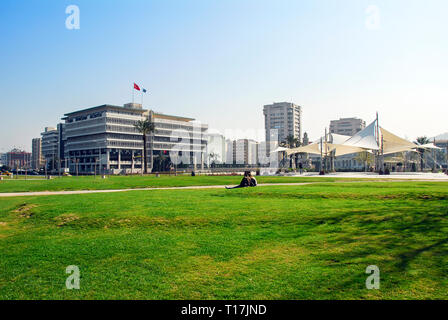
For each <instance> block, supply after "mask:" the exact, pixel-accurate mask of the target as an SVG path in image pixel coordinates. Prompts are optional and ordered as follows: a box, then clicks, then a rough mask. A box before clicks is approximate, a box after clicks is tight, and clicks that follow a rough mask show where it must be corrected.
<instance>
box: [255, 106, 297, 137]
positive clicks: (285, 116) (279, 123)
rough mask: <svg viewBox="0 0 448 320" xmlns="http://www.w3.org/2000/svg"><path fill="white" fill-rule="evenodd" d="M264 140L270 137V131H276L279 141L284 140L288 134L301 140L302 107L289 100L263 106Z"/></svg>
mask: <svg viewBox="0 0 448 320" xmlns="http://www.w3.org/2000/svg"><path fill="white" fill-rule="evenodd" d="M263 114H264V121H265V131H266V141H270V140H271V139H272V131H271V130H274V131H277V133H278V139H277V141H278V142H279V143H281V142H286V138H287V137H288V136H293V137H294V138H297V139H298V140H299V142H301V141H302V107H301V106H299V105H296V104H294V103H290V102H278V103H273V104H269V105H265V106H264V107H263Z"/></svg>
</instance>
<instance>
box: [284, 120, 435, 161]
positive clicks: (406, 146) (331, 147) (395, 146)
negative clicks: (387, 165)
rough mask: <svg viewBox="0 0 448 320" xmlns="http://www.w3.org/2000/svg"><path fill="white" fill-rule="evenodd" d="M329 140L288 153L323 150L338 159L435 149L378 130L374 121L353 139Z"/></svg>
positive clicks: (334, 137) (338, 137)
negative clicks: (367, 152) (332, 152)
mask: <svg viewBox="0 0 448 320" xmlns="http://www.w3.org/2000/svg"><path fill="white" fill-rule="evenodd" d="M378 135H379V137H378ZM327 138H328V139H327V140H328V141H329V142H331V143H325V142H324V139H322V138H321V139H319V140H318V141H316V142H314V143H312V144H309V145H307V146H304V147H299V148H293V149H288V150H287V151H286V153H287V154H288V156H289V155H291V154H294V153H310V154H321V149H323V151H322V153H324V154H327V153H328V152H331V151H334V155H335V156H336V157H338V156H342V155H345V154H351V153H358V152H363V151H374V150H381V149H382V153H383V154H384V155H385V154H391V153H396V152H403V151H412V150H414V149H415V148H418V147H423V148H425V147H426V146H427V148H434V147H435V146H434V145H432V144H429V145H430V146H429V145H424V146H417V145H416V144H414V143H412V142H410V141H408V140H405V139H403V138H400V137H398V136H396V135H394V134H393V133H391V132H389V131H387V130H386V129H384V128H382V127H379V128H378V127H377V120H374V121H373V122H372V123H371V124H369V125H368V126H367V127H366V128H365V129H363V130H361V131H359V132H358V133H356V134H355V135H354V136H352V137H349V136H344V135H339V134H334V133H330V134H328V136H327ZM378 141H379V143H378ZM321 142H322V143H321ZM381 144H382V145H381ZM435 148H437V147H435Z"/></svg>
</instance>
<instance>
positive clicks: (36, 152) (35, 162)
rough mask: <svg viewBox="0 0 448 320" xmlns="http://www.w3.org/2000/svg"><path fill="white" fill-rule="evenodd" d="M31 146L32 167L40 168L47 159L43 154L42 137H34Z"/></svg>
mask: <svg viewBox="0 0 448 320" xmlns="http://www.w3.org/2000/svg"><path fill="white" fill-rule="evenodd" d="M31 146H32V152H31V168H32V169H34V170H39V169H41V168H42V167H43V166H44V164H45V160H44V157H43V155H42V139H41V138H34V139H33V140H32V142H31Z"/></svg>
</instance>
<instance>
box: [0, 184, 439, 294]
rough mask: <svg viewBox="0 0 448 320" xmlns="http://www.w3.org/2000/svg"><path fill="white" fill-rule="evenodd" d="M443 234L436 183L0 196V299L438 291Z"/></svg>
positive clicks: (316, 185)
mask: <svg viewBox="0 0 448 320" xmlns="http://www.w3.org/2000/svg"><path fill="white" fill-rule="evenodd" d="M159 181H163V180H159ZM201 183H202V182H201ZM229 183H230V182H229ZM447 232H448V183H444V182H406V183H405V182H393V183H388V182H365V183H364V182H362V183H337V184H333V183H321V184H312V185H306V186H293V187H291V186H273V187H263V188H250V189H238V190H223V189H213V190H212V189H210V190H156V191H133V192H124V193H114V194H112V193H111V194H108V193H106V194H87V195H64V196H41V197H21V198H18V197H17V198H7V199H1V200H0V252H1V259H0V270H1V273H0V299H442V298H444V299H447V298H448V277H447V274H448V235H447ZM68 265H77V266H79V268H80V270H81V289H80V290H67V289H65V280H66V277H67V276H68V275H67V274H65V268H66V267H67V266H68ZM368 265H377V266H378V267H379V268H380V271H381V287H380V290H367V289H366V287H365V280H366V278H367V276H368V275H367V274H366V273H365V269H366V267H367V266H368Z"/></svg>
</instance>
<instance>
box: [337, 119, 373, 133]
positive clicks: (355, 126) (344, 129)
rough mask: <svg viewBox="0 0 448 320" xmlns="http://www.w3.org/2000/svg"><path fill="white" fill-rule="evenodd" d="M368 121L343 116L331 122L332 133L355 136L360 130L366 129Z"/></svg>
mask: <svg viewBox="0 0 448 320" xmlns="http://www.w3.org/2000/svg"><path fill="white" fill-rule="evenodd" d="M365 127H366V122H365V121H364V120H362V119H358V118H341V119H339V120H332V121H331V122H330V133H336V134H341V135H345V136H350V137H351V136H354V135H355V134H356V133H358V132H359V131H361V130H363V129H365Z"/></svg>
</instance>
